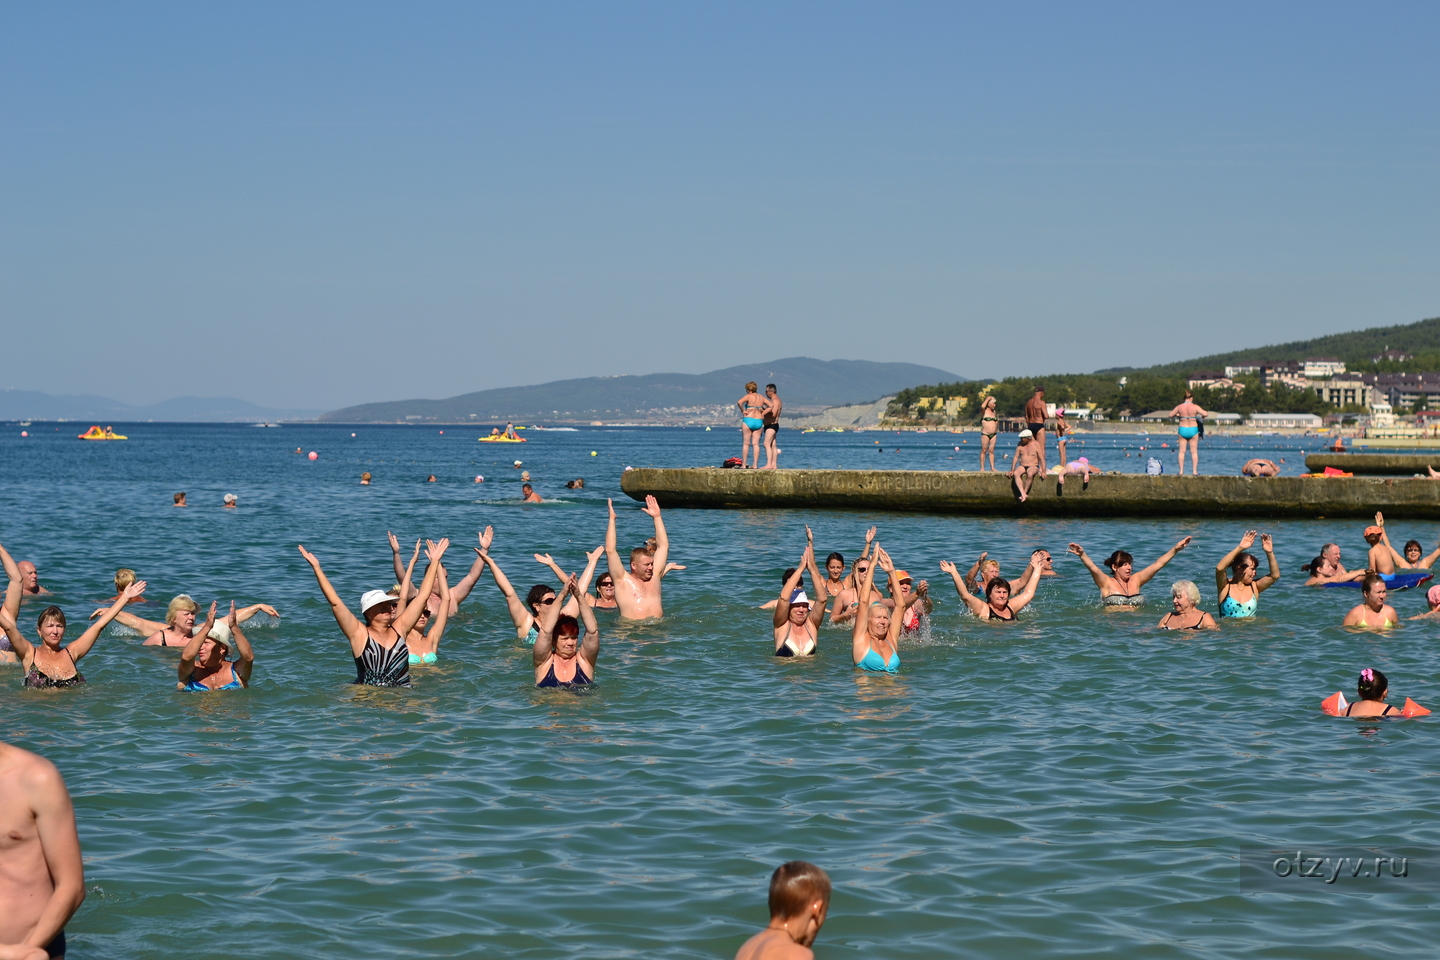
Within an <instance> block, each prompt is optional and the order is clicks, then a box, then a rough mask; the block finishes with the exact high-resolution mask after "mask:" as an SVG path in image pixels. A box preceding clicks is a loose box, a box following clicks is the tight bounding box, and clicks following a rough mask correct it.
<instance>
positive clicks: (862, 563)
mask: <svg viewBox="0 0 1440 960" xmlns="http://www.w3.org/2000/svg"><path fill="white" fill-rule="evenodd" d="M872 562H873V559H872V558H870V557H864V556H862V557H861V558H860V559H858V560H856V561H855V566H854V567H853V568H852V570H851V572H850V576H849V578H848V581H847V582H848V583H849V584H851V585H849V586H845V587H843V588H841V590H840V592H839V593H838V594H836V596H835V603H834V605H833V606H832V607H831V608H830V625H831V626H840V625H842V624H846V623H849V622H850V621H851V620H853V619H854V618H855V614H856V613H857V612H858V611H859V609H860V581H862V580H864V579H865V577H866V575H867V574H868V573H869V570H870V564H871V563H872ZM826 589H827V590H828V589H829V588H828V587H827V588H826Z"/></svg>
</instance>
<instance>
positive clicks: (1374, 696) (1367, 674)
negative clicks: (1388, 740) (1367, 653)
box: [1345, 667, 1400, 717]
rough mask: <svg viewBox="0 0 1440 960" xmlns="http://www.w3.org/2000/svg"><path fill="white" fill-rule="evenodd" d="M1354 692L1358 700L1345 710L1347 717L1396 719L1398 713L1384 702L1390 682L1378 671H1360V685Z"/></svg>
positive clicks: (1388, 691) (1368, 668)
mask: <svg viewBox="0 0 1440 960" xmlns="http://www.w3.org/2000/svg"><path fill="white" fill-rule="evenodd" d="M1356 692H1357V693H1358V694H1359V695H1360V699H1359V700H1356V701H1355V702H1354V703H1352V704H1350V705H1349V706H1348V707H1346V708H1345V716H1347V717H1398V716H1400V711H1399V710H1396V709H1395V708H1394V707H1392V706H1390V704H1388V703H1386V702H1385V697H1386V696H1387V695H1388V694H1389V693H1390V682H1389V681H1388V680H1386V679H1385V674H1383V673H1381V672H1380V671H1379V670H1372V669H1371V668H1370V667H1366V668H1365V669H1364V670H1361V671H1360V684H1359V687H1358V688H1357V690H1356Z"/></svg>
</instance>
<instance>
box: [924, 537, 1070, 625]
mask: <svg viewBox="0 0 1440 960" xmlns="http://www.w3.org/2000/svg"><path fill="white" fill-rule="evenodd" d="M1045 556H1046V554H1045V551H1044V550H1036V551H1035V552H1034V553H1032V554H1031V555H1030V569H1029V574H1030V576H1029V578H1028V582H1027V583H1026V584H1025V589H1024V590H1021V591H1020V592H1019V593H1018V594H1016V595H1015V596H1014V597H1011V595H1010V581H1008V580H1002V579H1001V578H1000V577H995V578H994V579H992V580H991V581H990V582H989V583H987V584H985V599H983V600H982V599H980V598H979V597H977V596H975V595H974V594H973V593H971V592H970V590H969V589H968V588H967V587H966V586H965V578H964V577H962V576H960V570H959V568H958V567H956V566H955V564H953V563H951V562H950V561H949V560H941V561H940V569H941V570H942V571H944V572H945V573H948V574H950V579H951V580H954V581H955V592H956V593H958V594H960V599H961V600H963V601H965V606H967V607H969V608H970V612H971V613H973V614H975V616H977V617H979V618H980V619H981V620H999V621H1000V622H1002V623H1009V622H1011V621H1013V620H1014V619H1015V615H1016V614H1017V613H1019V612H1020V611H1021V610H1024V609H1025V607H1026V606H1028V605H1029V603H1030V601H1031V600H1033V599H1035V590H1036V588H1037V587H1039V586H1040V576H1041V569H1042V568H1043V567H1044V565H1045Z"/></svg>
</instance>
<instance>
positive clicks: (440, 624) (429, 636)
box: [425, 563, 450, 646]
mask: <svg viewBox="0 0 1440 960" xmlns="http://www.w3.org/2000/svg"><path fill="white" fill-rule="evenodd" d="M435 580H436V582H437V583H439V585H440V609H438V610H436V611H435V617H434V619H432V620H431V621H430V629H429V630H427V631H426V632H425V639H426V640H428V641H430V642H431V643H433V644H435V645H436V646H439V644H440V638H441V637H443V636H445V624H446V622H447V621H448V620H449V619H450V574H449V572H448V571H447V570H446V569H445V565H444V564H443V563H442V564H440V572H439V573H438V574H436V576H435Z"/></svg>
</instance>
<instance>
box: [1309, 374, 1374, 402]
mask: <svg viewBox="0 0 1440 960" xmlns="http://www.w3.org/2000/svg"><path fill="white" fill-rule="evenodd" d="M1308 389H1311V390H1314V391H1315V396H1317V397H1319V398H1320V399H1321V400H1324V401H1325V402H1326V403H1328V404H1330V406H1332V407H1368V406H1370V400H1371V398H1372V397H1373V396H1374V394H1375V388H1374V387H1373V386H1372V385H1371V384H1369V383H1366V382H1365V379H1364V378H1363V377H1360V376H1356V375H1353V374H1352V375H1350V376H1348V377H1332V378H1330V379H1329V380H1311V381H1310V383H1309V387H1308Z"/></svg>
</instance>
